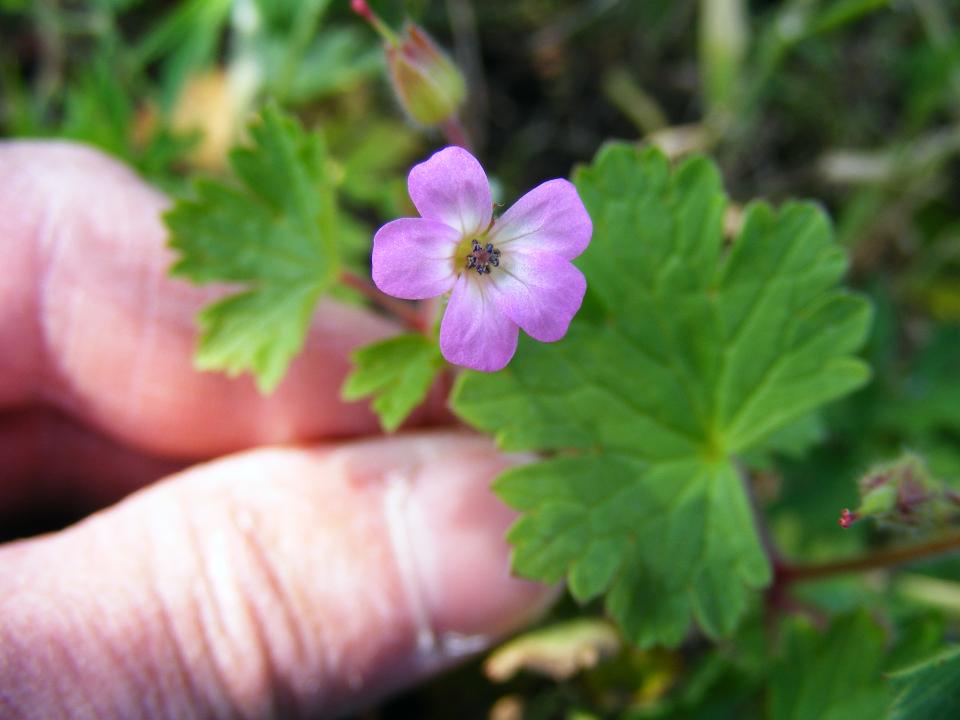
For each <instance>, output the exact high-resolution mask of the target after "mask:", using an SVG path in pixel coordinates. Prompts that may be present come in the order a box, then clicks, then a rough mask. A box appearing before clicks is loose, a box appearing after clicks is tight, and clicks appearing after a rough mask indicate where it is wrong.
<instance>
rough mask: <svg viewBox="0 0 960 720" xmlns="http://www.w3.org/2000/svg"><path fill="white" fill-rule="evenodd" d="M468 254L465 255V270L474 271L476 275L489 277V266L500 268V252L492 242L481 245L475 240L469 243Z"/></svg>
mask: <svg viewBox="0 0 960 720" xmlns="http://www.w3.org/2000/svg"><path fill="white" fill-rule="evenodd" d="M470 245H471V250H470V254H469V255H467V265H466V268H467V270H476V271H477V274H478V275H489V274H490V266H491V265H492V266H493V267H500V251H499V250H497V249H496V248H495V247H494V246H493V243H492V242H488V243H487V244H486V245H481V244H480V241H479V240H477V239H476V238H474V239H473V241H472V242H471V243H470Z"/></svg>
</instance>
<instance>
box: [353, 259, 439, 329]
mask: <svg viewBox="0 0 960 720" xmlns="http://www.w3.org/2000/svg"><path fill="white" fill-rule="evenodd" d="M340 282H342V283H343V284H344V285H346V286H347V287H351V288H353V289H354V290H357V291H358V292H360V293H361V294H362V295H363V296H364V297H366V298H367V299H368V300H370V301H371V302H373V303H374V304H376V305H379V306H380V307H381V308H383V309H384V310H386V311H387V312H388V313H390V314H391V315H393V316H394V317H395V318H397V319H398V320H400V321H402V322H403V324H404V325H406V326H407V327H408V328H410V329H411V330H414V331H416V332H418V333H425V332H426V331H427V330H428V327H427V325H426V324H425V323H424V319H423V318H422V317H421V315H420V313H418V312H417V311H416V309H415V308H413V307H412V306H411V305H407V303H405V302H403V301H401V300H395V299H394V298H392V297H390V296H389V295H384V294H383V293H382V292H380V291H379V290H377V288H376V287H374V286H373V285H371V284H370V283H369V282H367V281H366V280H364V279H363V278H362V277H360V276H359V275H354V274H353V273H351V272H346V271H344V272H341V273H340Z"/></svg>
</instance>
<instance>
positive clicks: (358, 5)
mask: <svg viewBox="0 0 960 720" xmlns="http://www.w3.org/2000/svg"><path fill="white" fill-rule="evenodd" d="M351 7H352V8H353V11H354V12H355V13H357V14H358V15H360V17H362V18H364V19H365V20H366V21H367V22H369V23H370V25H371V26H372V27H373V28H374V29H375V30H376V31H377V32H378V33H380V36H381V37H382V38H383V40H384V44H385V52H386V55H387V69H388V72H389V74H390V83H391V85H393V90H394V92H395V93H396V95H397V98H398V99H399V101H400V105H401V106H402V107H403V109H404V111H406V113H407V114H408V115H409V116H410V117H411V118H412V119H413V120H414V121H416V122H418V123H420V124H422V125H439V124H440V123H443V122H445V121H446V120H449V119H451V118H452V117H453V116H454V115H455V114H456V112H457V111H458V110H459V109H460V106H461V105H462V104H463V101H464V99H465V98H466V95H467V84H466V81H465V80H464V78H463V74H462V73H461V72H460V69H459V68H458V67H457V66H456V64H454V62H453V61H452V60H451V59H450V58H449V57H448V56H447V54H446V53H444V52H443V50H441V49H440V48H439V47H438V46H437V44H436V43H435V42H434V41H433V40H432V39H431V37H430V36H429V35H427V33H426V31H425V30H424V29H423V28H421V27H420V26H418V25H416V24H414V23H411V22H408V23H407V24H406V25H405V26H404V28H403V31H402V32H401V33H400V35H397V34H396V33H395V32H393V30H391V29H390V28H389V27H387V25H386V24H385V23H384V22H383V21H382V20H381V19H380V18H379V17H377V15H376V14H375V13H374V12H373V11H372V10H371V9H370V6H369V5H367V3H366V0H352V1H351Z"/></svg>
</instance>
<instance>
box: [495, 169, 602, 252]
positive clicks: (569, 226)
mask: <svg viewBox="0 0 960 720" xmlns="http://www.w3.org/2000/svg"><path fill="white" fill-rule="evenodd" d="M592 234H593V223H592V222H591V221H590V216H589V215H588V214H587V210H586V208H585V207H584V206H583V202H582V201H581V200H580V196H579V195H578V194H577V189H576V188H575V187H574V186H573V184H572V183H570V182H568V181H567V180H548V181H547V182H545V183H542V184H540V185H537V187H535V188H534V189H533V190H531V191H530V192H528V193H527V194H526V195H524V196H523V197H522V198H520V199H519V200H517V202H516V203H514V204H513V207H511V208H510V209H509V210H507V211H506V212H505V213H504V214H503V215H502V216H501V217H500V218H498V219H497V221H496V222H495V223H494V225H493V229H492V230H491V231H490V235H489V239H490V240H491V241H492V242H493V244H494V245H496V246H497V247H498V248H500V249H501V250H504V251H505V250H506V249H507V248H509V249H510V250H515V249H516V250H523V251H528V252H531V251H541V252H550V253H554V254H556V255H559V256H560V257H562V258H565V259H567V260H573V258H575V257H577V255H579V254H580V253H582V252H583V251H584V250H586V249H587V245H589V244H590V236H591V235H592Z"/></svg>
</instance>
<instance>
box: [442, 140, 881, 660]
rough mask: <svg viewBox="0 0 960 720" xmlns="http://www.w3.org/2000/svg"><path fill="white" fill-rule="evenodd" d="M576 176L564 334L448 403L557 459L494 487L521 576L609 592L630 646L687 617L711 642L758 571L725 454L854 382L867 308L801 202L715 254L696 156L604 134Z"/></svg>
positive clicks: (756, 215) (753, 540)
mask: <svg viewBox="0 0 960 720" xmlns="http://www.w3.org/2000/svg"><path fill="white" fill-rule="evenodd" d="M576 183H577V187H578V189H579V191H580V194H581V196H582V198H583V200H584V202H585V204H586V206H587V209H588V211H589V212H590V215H591V217H592V218H593V222H594V237H593V241H592V243H591V246H590V248H589V249H588V251H587V252H586V253H585V254H584V255H583V256H582V257H581V258H580V260H578V264H579V265H580V267H581V268H582V269H583V271H584V273H585V274H586V276H587V283H588V287H589V291H588V296H587V298H586V300H585V302H584V307H583V309H582V310H581V312H580V314H579V315H578V317H577V318H576V319H575V320H574V322H573V323H572V325H571V327H570V331H569V333H568V335H567V337H566V338H565V339H564V340H563V341H561V342H559V343H556V344H552V345H544V344H540V343H536V342H533V341H531V340H529V339H524V340H522V341H521V344H520V348H519V350H518V352H517V355H516V357H515V359H514V361H513V362H512V363H511V365H510V366H509V367H508V368H507V369H506V370H505V371H503V372H500V373H496V374H493V375H489V374H481V373H465V374H464V375H463V376H462V377H461V378H460V380H459V382H458V385H457V387H456V389H455V393H454V399H453V407H454V409H455V410H456V412H457V413H458V414H460V415H461V416H462V417H463V418H464V419H465V420H467V421H468V422H470V423H471V424H473V425H474V426H476V427H478V428H480V429H482V430H484V431H487V432H492V433H494V434H495V435H496V437H497V439H498V441H499V443H500V444H501V446H502V447H503V448H504V449H506V450H539V451H557V453H558V455H557V456H556V457H553V458H551V459H548V460H545V461H543V462H540V463H537V464H534V465H529V466H526V467H522V468H518V469H514V470H511V471H508V472H507V473H506V474H505V475H504V476H502V478H501V479H500V480H499V482H498V483H497V485H496V489H497V492H498V493H499V494H500V496H501V497H502V498H503V499H504V500H505V501H506V502H507V503H508V504H510V505H511V506H513V507H515V508H517V509H519V510H521V511H523V513H524V515H523V517H522V518H521V519H520V520H519V521H518V523H517V524H516V525H515V526H514V528H513V529H512V530H511V533H510V540H511V541H512V542H513V544H514V546H515V554H514V563H515V568H516V570H517V571H518V572H519V573H520V574H522V575H524V576H527V577H530V578H535V579H539V580H545V581H550V582H553V581H557V580H560V579H561V578H563V577H566V578H567V581H568V583H569V587H570V590H571V592H572V593H573V595H574V596H575V597H576V598H577V599H579V600H581V601H586V600H589V599H591V598H593V597H596V596H598V595H601V594H606V605H607V609H608V611H609V612H610V613H612V614H613V616H614V617H615V618H617V619H618V620H619V621H620V623H621V624H622V625H623V628H624V630H625V632H626V633H627V634H628V635H629V636H630V637H631V638H633V639H634V640H635V641H636V642H638V643H640V644H641V645H651V644H654V643H658V642H659V643H668V644H675V643H678V642H680V641H681V640H682V638H683V637H684V636H685V634H686V632H687V630H688V628H689V625H690V622H691V619H696V620H697V621H698V622H699V624H700V626H701V627H702V628H703V630H704V631H706V632H707V633H708V634H709V635H711V636H719V635H723V634H726V633H729V632H730V631H731V630H732V629H733V628H734V627H735V626H736V624H737V622H738V620H739V618H740V617H741V616H742V615H743V613H744V611H745V610H746V608H747V606H748V603H749V602H750V599H751V595H752V592H751V591H752V590H754V589H756V588H759V587H762V586H763V585H764V584H766V583H767V582H768V580H769V568H768V565H767V561H766V558H765V555H764V553H763V551H762V549H761V547H760V543H759V539H758V537H757V533H756V530H755V528H754V524H753V518H752V514H751V509H750V506H749V502H748V499H747V497H746V495H745V493H744V490H743V487H742V483H741V479H740V476H739V472H738V470H737V464H736V463H737V457H738V455H739V454H741V453H745V452H748V451H754V452H756V451H759V450H762V449H764V448H768V445H767V443H769V442H771V441H772V442H774V443H776V444H780V443H782V439H777V438H776V436H774V435H773V433H774V432H775V431H777V430H778V429H781V428H784V427H786V426H788V425H789V424H790V423H792V422H796V421H800V420H801V419H802V418H803V417H804V416H806V415H808V414H809V413H810V412H811V411H813V410H815V409H816V408H817V407H819V406H820V405H822V404H823V403H825V402H827V401H828V400H832V399H834V398H837V397H839V396H841V395H843V394H845V393H847V392H850V391H851V390H853V389H854V388H856V387H858V386H860V385H861V384H863V383H864V382H865V381H866V380H867V378H868V375H869V372H868V369H867V367H866V366H865V365H864V363H863V362H861V361H859V360H857V359H855V358H853V357H851V353H852V352H853V351H855V350H856V349H857V348H858V347H859V346H860V344H861V343H862V342H863V339H864V335H865V332H866V329H867V326H868V324H869V315H870V313H869V306H868V305H867V303H866V302H865V301H864V300H863V299H861V298H859V297H857V296H853V295H850V294H848V293H846V292H843V291H841V290H839V289H837V288H836V284H837V282H838V280H839V279H840V277H841V276H842V274H843V272H844V269H845V267H846V264H845V258H844V255H843V252H842V251H841V250H840V248H838V247H837V246H836V244H835V243H834V242H833V238H832V233H831V228H830V225H829V223H828V221H827V219H826V217H825V216H824V214H823V212H822V211H821V210H819V209H818V208H817V207H816V206H813V205H811V204H805V203H790V204H787V205H786V206H785V207H784V208H782V209H781V210H780V211H779V212H775V211H774V210H772V209H771V208H770V207H768V206H767V205H764V204H755V205H753V206H752V207H750V208H749V209H748V211H747V217H746V221H745V224H744V227H743V230H742V231H741V233H740V235H739V237H737V238H736V240H735V241H734V242H733V247H732V248H731V249H729V250H728V249H727V248H726V247H725V245H724V240H723V234H722V218H723V213H724V209H725V205H726V200H725V197H724V194H723V191H722V188H721V185H720V178H719V175H718V172H717V170H716V168H715V167H714V165H713V164H712V163H711V162H709V161H707V160H705V159H703V158H697V159H693V160H690V161H687V162H685V163H684V164H683V165H682V166H680V167H679V168H678V169H676V170H675V171H672V172H671V169H670V166H669V164H668V162H667V160H666V159H665V157H664V156H663V155H662V154H661V153H660V152H658V151H656V150H653V149H648V150H644V151H637V150H636V149H634V148H633V147H631V146H628V145H623V144H619V145H611V146H608V147H606V148H605V149H604V150H602V151H601V152H600V154H599V156H598V158H597V160H596V161H595V162H594V164H593V165H592V166H590V167H588V168H585V169H583V170H582V171H580V172H579V173H578V175H577V177H576Z"/></svg>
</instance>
